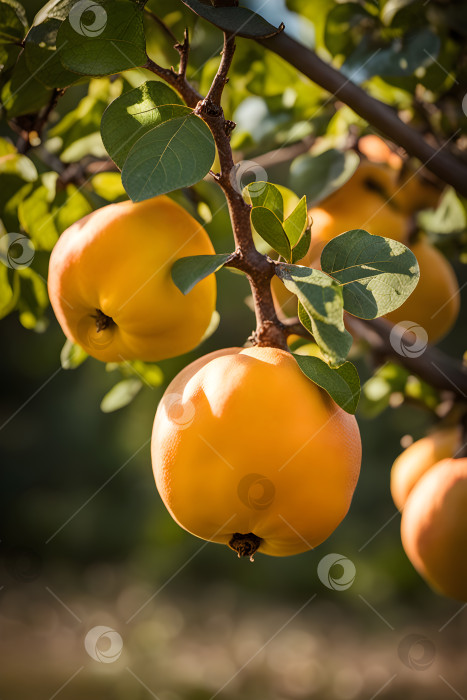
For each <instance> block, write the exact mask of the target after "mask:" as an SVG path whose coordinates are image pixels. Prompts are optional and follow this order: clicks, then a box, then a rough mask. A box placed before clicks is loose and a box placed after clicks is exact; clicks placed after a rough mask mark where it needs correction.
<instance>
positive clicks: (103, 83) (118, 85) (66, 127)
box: [49, 78, 123, 163]
mask: <svg viewBox="0 0 467 700" xmlns="http://www.w3.org/2000/svg"><path fill="white" fill-rule="evenodd" d="M122 86H123V80H122V79H121V78H118V79H117V80H112V81H111V80H110V79H109V78H93V79H92V80H90V81H89V89H88V94H87V95H86V96H85V97H83V99H82V100H80V102H79V103H78V105H77V106H76V107H75V109H73V110H71V111H69V112H67V114H65V116H64V117H63V118H62V119H61V120H60V121H59V122H58V124H57V125H56V126H54V127H53V128H52V129H51V130H50V131H49V136H50V137H52V138H53V139H54V141H55V142H53V143H54V151H57V150H60V151H61V152H60V158H61V160H63V161H64V162H66V163H70V162H75V161H79V160H81V158H84V157H87V156H89V155H93V156H95V157H98V158H99V157H106V156H107V153H106V150H105V148H104V144H103V143H102V139H101V136H100V125H101V120H102V115H103V113H104V110H105V109H106V108H107V107H108V105H109V103H110V102H111V101H112V100H114V99H115V98H116V97H118V96H119V95H120V93H121V90H122ZM57 137H58V138H59V139H60V141H58V139H57ZM56 144H60V146H58V145H56Z"/></svg>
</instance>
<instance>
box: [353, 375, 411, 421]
mask: <svg viewBox="0 0 467 700" xmlns="http://www.w3.org/2000/svg"><path fill="white" fill-rule="evenodd" d="M409 376H410V372H409V371H408V370H406V369H404V368H403V367H401V366H400V365H397V364H396V363H394V362H386V363H385V364H384V365H383V366H382V367H380V368H378V369H377V370H376V372H375V374H374V375H373V376H372V377H370V379H368V380H367V381H366V382H365V383H364V385H363V386H362V396H361V400H360V407H359V412H360V414H361V415H363V416H365V417H366V418H375V417H376V416H378V415H379V414H380V413H382V412H383V411H384V410H385V409H386V408H387V407H388V406H389V404H390V400H391V396H392V395H393V394H394V393H396V392H397V393H399V394H403V393H404V392H405V387H406V384H407V379H408V378H409Z"/></svg>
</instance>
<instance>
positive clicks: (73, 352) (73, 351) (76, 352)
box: [60, 340, 88, 369]
mask: <svg viewBox="0 0 467 700" xmlns="http://www.w3.org/2000/svg"><path fill="white" fill-rule="evenodd" d="M87 358H88V354H87V352H85V351H84V350H83V348H82V347H81V346H80V345H77V344H76V343H72V341H71V340H67V341H66V343H65V345H64V346H63V348H62V351H61V353H60V362H61V365H62V369H76V368H77V367H79V366H80V365H82V364H83V362H84V361H85V360H87Z"/></svg>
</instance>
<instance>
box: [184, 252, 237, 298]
mask: <svg viewBox="0 0 467 700" xmlns="http://www.w3.org/2000/svg"><path fill="white" fill-rule="evenodd" d="M231 257H232V255H231V253H227V254H223V255H191V256H189V257H187V258H179V259H178V260H176V261H175V262H174V264H173V265H172V279H173V281H174V284H175V285H176V286H177V287H178V289H179V290H180V291H181V293H182V294H188V292H191V290H192V289H193V287H194V286H195V285H196V284H198V282H201V280H204V278H205V277H207V276H208V275H211V274H212V273H213V272H217V271H218V270H220V269H221V267H222V266H223V265H225V263H226V262H227V260H228V259H229V258H231Z"/></svg>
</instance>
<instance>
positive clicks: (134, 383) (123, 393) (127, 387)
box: [101, 378, 143, 413]
mask: <svg viewBox="0 0 467 700" xmlns="http://www.w3.org/2000/svg"><path fill="white" fill-rule="evenodd" d="M142 387H143V382H142V381H141V380H140V379H136V378H132V379H122V381H121V382H118V383H117V384H115V385H114V386H113V387H112V388H111V390H110V391H108V392H107V394H106V395H105V396H104V398H103V399H102V401H101V411H102V412H103V413H112V412H113V411H118V409H119V408H123V407H124V406H128V404H130V403H131V402H132V401H133V399H134V398H135V396H136V395H137V394H138V393H139V392H140V391H141V389H142Z"/></svg>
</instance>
